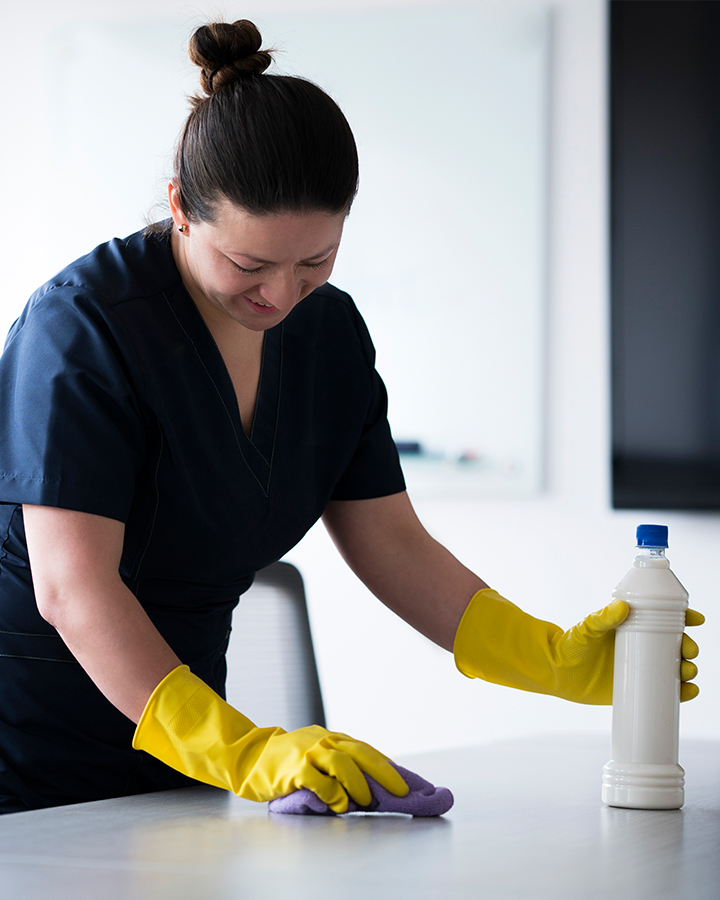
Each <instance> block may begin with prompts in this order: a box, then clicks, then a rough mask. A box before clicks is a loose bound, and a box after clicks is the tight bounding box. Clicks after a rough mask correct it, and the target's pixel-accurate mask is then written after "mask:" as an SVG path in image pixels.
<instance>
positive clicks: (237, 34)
mask: <svg viewBox="0 0 720 900" xmlns="http://www.w3.org/2000/svg"><path fill="white" fill-rule="evenodd" d="M261 42H262V38H261V37H260V32H259V31H258V30H257V28H256V27H255V25H254V24H253V23H252V22H249V21H248V20H247V19H238V21H237V22H233V23H232V24H230V23H229V22H214V23H212V24H210V25H201V26H200V28H198V30H197V31H196V32H195V34H194V35H193V36H192V37H191V38H190V44H189V47H188V53H189V55H190V59H191V60H192V62H194V63H195V65H196V66H200V68H201V69H202V72H201V73H200V87H201V88H202V89H203V90H204V91H205V93H206V94H214V93H216V92H217V91H219V90H221V89H222V88H224V87H227V86H228V85H229V84H232V83H233V82H234V81H237V79H238V78H243V77H249V76H252V75H260V74H262V73H263V72H264V71H265V69H267V68H268V66H269V65H270V63H271V62H272V56H271V55H270V54H269V53H268V52H267V50H261V49H260V44H261Z"/></svg>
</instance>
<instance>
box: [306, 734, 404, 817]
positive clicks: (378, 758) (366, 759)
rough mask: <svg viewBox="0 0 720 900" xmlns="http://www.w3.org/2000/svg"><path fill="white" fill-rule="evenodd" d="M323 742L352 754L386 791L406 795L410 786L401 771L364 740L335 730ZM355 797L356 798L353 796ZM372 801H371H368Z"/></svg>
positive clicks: (360, 765) (401, 795)
mask: <svg viewBox="0 0 720 900" xmlns="http://www.w3.org/2000/svg"><path fill="white" fill-rule="evenodd" d="M323 743H332V745H333V746H335V747H336V748H337V749H338V750H342V751H344V752H345V753H347V754H348V756H350V757H351V758H352V759H353V761H354V762H355V764H356V765H357V766H358V768H360V769H362V771H363V772H366V773H367V774H368V775H369V776H370V777H371V778H374V779H375V781H377V783H378V784H379V785H380V786H381V787H384V788H385V790H386V791H389V792H390V793H391V794H394V795H395V796H396V797H404V796H405V795H406V794H407V792H408V791H409V788H408V786H407V784H406V783H405V780H404V779H403V777H402V776H401V775H400V773H399V772H398V771H397V769H395V768H394V767H393V766H392V765H391V764H390V761H389V760H388V758H387V757H386V756H384V755H383V754H382V753H380V752H379V751H378V750H376V749H375V748H374V747H371V746H370V744H366V743H364V742H363V741H355V740H353V739H352V738H348V737H347V735H341V734H338V733H337V732H333V733H332V734H330V735H329V736H328V739H326V741H324V742H323ZM353 799H354V798H353ZM368 802H370V801H368Z"/></svg>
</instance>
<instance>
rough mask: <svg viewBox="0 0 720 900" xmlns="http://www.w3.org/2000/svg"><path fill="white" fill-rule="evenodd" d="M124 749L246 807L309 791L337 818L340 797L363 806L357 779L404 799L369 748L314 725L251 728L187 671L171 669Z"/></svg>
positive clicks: (392, 773) (366, 797) (394, 777)
mask: <svg viewBox="0 0 720 900" xmlns="http://www.w3.org/2000/svg"><path fill="white" fill-rule="evenodd" d="M132 745H133V747H134V748H135V749H136V750H145V751H146V752H147V753H150V754H151V755H152V756H155V757H156V758H157V759H160V760H162V761H163V762H164V763H166V764H167V765H168V766H172V768H173V769H177V771H178V772H182V773H183V774H184V775H189V776H190V777H191V778H196V779H197V780H198V781H203V782H205V783H206V784H212V785H215V787H221V788H225V789H226V790H230V791H232V792H233V793H235V794H237V795H238V796H239V797H244V798H245V799H247V800H258V801H264V800H274V799H275V798H276V797H284V796H285V795H286V794H290V793H292V791H294V790H298V789H300V788H309V789H310V790H311V791H313V792H314V793H315V794H317V796H318V797H319V798H320V799H321V800H323V801H324V802H325V803H327V805H328V806H329V807H330V809H332V810H333V811H334V812H337V813H342V812H345V810H346V809H347V805H348V794H349V795H350V796H351V797H352V799H353V800H354V801H355V802H356V803H357V804H359V805H360V806H367V805H368V804H369V803H370V802H371V800H372V795H371V793H370V788H369V786H368V783H367V781H366V780H365V777H364V775H363V772H367V774H368V775H370V776H371V777H372V778H374V779H375V781H377V782H378V783H379V784H381V785H382V786H383V787H384V788H386V789H387V790H388V791H390V793H392V794H395V795H397V796H399V797H404V796H405V794H407V792H408V787H407V785H406V784H405V782H404V780H403V779H402V777H401V776H400V775H399V774H398V772H397V771H396V770H395V769H394V768H393V767H392V766H391V765H390V763H389V761H388V759H387V757H385V756H383V754H382V753H379V752H378V751H377V750H375V749H373V748H372V747H371V746H370V745H369V744H364V743H362V742H361V741H355V740H353V738H351V737H348V736H347V735H346V734H340V733H338V732H332V731H327V729H325V728H321V727H320V726H319V725H311V726H310V727H308V728H299V729H298V730H297V731H290V732H286V731H283V729H282V728H258V727H257V726H256V725H254V724H253V723H252V722H251V721H250V719H247V718H246V717H245V716H243V715H242V713H239V712H238V711H237V710H236V709H234V708H233V707H232V706H230V704H228V703H226V702H225V701H224V700H223V699H222V697H220V696H219V694H216V693H215V691H213V690H212V689H211V688H209V687H208V686H207V685H206V684H205V682H204V681H202V680H201V679H200V678H198V677H197V676H195V675H193V674H192V672H191V671H190V669H189V668H188V667H187V666H178V668H176V669H173V671H172V672H170V674H169V675H167V676H166V677H165V678H164V679H163V680H162V681H161V682H160V684H159V685H158V686H157V687H156V688H155V690H154V691H153V693H152V696H151V697H150V699H149V700H148V702H147V705H146V707H145V709H144V710H143V714H142V716H141V717H140V721H139V722H138V726H137V728H136V729H135V736H134V737H133V744H132Z"/></svg>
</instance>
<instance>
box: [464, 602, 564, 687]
mask: <svg viewBox="0 0 720 900" xmlns="http://www.w3.org/2000/svg"><path fill="white" fill-rule="evenodd" d="M561 634H562V630H561V629H560V628H558V626H557V625H553V624H552V623H551V622H544V621H542V620H541V619H536V618H535V617H534V616H531V615H529V614H528V613H526V612H523V610H521V609H520V608H519V607H518V606H515V604H514V603H511V602H510V601H509V600H506V599H505V598H504V597H502V596H501V595H500V594H498V592H497V591H493V590H490V589H489V588H485V589H483V590H482V591H478V592H477V594H475V596H474V597H473V598H472V600H471V601H470V603H469V605H468V608H467V609H466V610H465V614H464V615H463V617H462V619H461V620H460V625H459V626H458V630H457V633H456V635H455V645H454V648H453V651H454V656H455V665H456V666H457V667H458V669H459V670H460V671H461V672H462V674H463V675H466V676H467V677H468V678H482V679H483V680H484V681H491V682H493V683H494V684H501V685H505V686H506V687H513V688H519V689H520V690H523V691H533V692H535V693H541V694H552V693H555V690H556V677H555V667H556V666H555V661H554V660H553V658H552V654H553V645H554V642H555V641H556V640H557V637H558V636H559V635H561Z"/></svg>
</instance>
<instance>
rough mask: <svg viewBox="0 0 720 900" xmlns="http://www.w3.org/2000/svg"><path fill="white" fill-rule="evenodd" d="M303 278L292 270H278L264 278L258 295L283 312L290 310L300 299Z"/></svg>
mask: <svg viewBox="0 0 720 900" xmlns="http://www.w3.org/2000/svg"><path fill="white" fill-rule="evenodd" d="M304 287H305V282H304V280H303V279H302V278H301V277H300V275H299V274H298V273H297V272H295V271H292V270H287V271H278V272H276V273H274V274H273V275H272V277H268V278H266V279H265V280H264V281H263V283H262V284H261V285H259V291H260V296H261V297H262V298H263V300H264V301H265V302H266V303H272V305H273V306H274V307H275V308H276V309H279V310H282V311H283V312H288V311H289V310H291V309H292V308H293V307H294V306H295V305H296V304H297V303H298V301H299V300H300V299H301V297H302V295H303V294H302V292H303V288H304Z"/></svg>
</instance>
